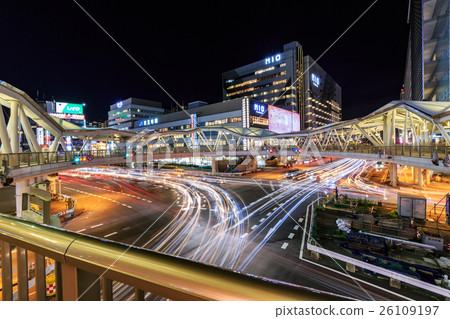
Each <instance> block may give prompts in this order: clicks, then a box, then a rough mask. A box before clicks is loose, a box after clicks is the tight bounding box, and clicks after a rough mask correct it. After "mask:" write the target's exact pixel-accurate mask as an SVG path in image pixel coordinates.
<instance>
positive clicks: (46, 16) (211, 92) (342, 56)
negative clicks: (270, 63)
mask: <svg viewBox="0 0 450 319" xmlns="http://www.w3.org/2000/svg"><path fill="white" fill-rule="evenodd" d="M79 3H80V5H82V6H83V7H84V8H85V9H86V10H87V12H89V13H90V14H91V15H92V16H93V17H94V18H95V19H96V20H97V21H98V22H99V24H101V25H102V26H103V27H104V28H105V30H107V31H108V32H109V33H110V34H111V36H112V37H114V38H115V39H116V40H117V42H118V43H120V45H122V46H123V47H124V48H125V50H127V51H128V52H129V53H130V54H131V55H132V56H133V57H134V58H135V59H136V60H137V61H138V62H139V63H140V64H141V65H142V66H143V68H145V70H147V71H148V72H149V74H151V75H152V77H154V78H155V79H156V81H158V82H159V83H160V84H161V86H162V87H163V88H164V89H165V90H167V91H168V92H169V94H171V95H172V96H173V97H174V99H175V100H176V101H177V102H178V103H180V104H184V105H187V103H189V102H192V101H196V100H204V101H207V102H208V103H215V102H219V101H221V100H222V96H221V74H222V72H225V71H227V70H230V69H232V68H236V67H239V66H241V65H244V64H246V63H250V62H253V61H256V60H260V59H264V58H265V57H266V56H268V55H270V54H274V53H277V52H280V51H281V50H282V46H283V44H284V43H287V42H290V41H299V42H300V44H301V45H302V46H303V48H304V51H305V54H308V55H311V56H312V57H313V58H314V59H317V58H318V57H319V56H320V55H321V54H322V53H323V52H324V51H325V50H326V49H327V48H328V47H329V46H330V45H331V44H332V43H333V42H334V41H335V40H336V39H337V38H338V37H339V35H340V34H342V33H343V32H344V31H345V29H346V28H348V27H349V26H350V24H351V23H352V22H354V20H355V19H356V18H358V16H359V15H361V14H362V13H363V12H364V10H365V9H367V7H368V6H369V5H371V4H372V3H373V2H372V1H364V2H361V3H358V4H352V6H351V7H346V8H341V7H340V6H339V5H337V4H334V3H333V2H329V1H319V3H318V4H310V3H307V4H305V3H303V4H302V6H299V5H298V4H296V3H291V4H286V5H284V6H283V5H279V4H273V3H270V2H264V3H261V2H259V3H258V4H259V5H256V3H252V4H246V5H245V6H244V5H240V6H239V7H238V9H239V12H240V13H239V15H237V14H235V10H236V8H237V7H236V6H237V3H230V2H227V4H228V5H218V7H217V8H215V9H214V10H213V11H212V12H211V14H209V15H204V14H202V13H201V11H202V10H201V9H202V8H203V9H204V7H202V6H200V5H195V4H194V5H192V4H190V5H189V6H188V5H181V6H180V7H178V8H177V10H174V11H169V8H168V7H164V6H163V7H161V8H158V9H155V8H150V6H148V7H145V6H144V5H141V4H139V6H133V5H131V4H129V5H127V4H120V5H119V3H118V2H112V3H110V5H109V6H108V7H104V6H100V5H92V4H87V3H83V2H79ZM2 6H4V7H8V6H9V8H5V9H9V10H10V12H12V14H11V15H10V18H9V17H5V19H3V20H2V21H1V22H0V24H2V27H3V28H7V29H8V30H11V32H10V33H9V34H7V37H9V38H8V43H13V44H14V47H15V48H16V49H15V50H4V51H5V52H4V53H5V55H4V56H5V58H4V59H3V62H2V64H1V68H2V70H3V75H2V80H5V81H7V82H9V83H11V84H13V85H15V86H17V87H21V88H23V89H25V90H26V91H27V92H30V93H31V92H32V94H34V95H35V92H36V91H37V90H39V92H40V97H41V98H42V96H43V93H45V95H46V99H51V97H52V96H53V97H54V98H55V100H58V101H65V102H80V103H81V102H84V103H86V115H87V118H88V119H89V120H97V119H106V116H107V111H108V107H109V105H111V104H113V103H115V102H117V101H120V100H122V99H126V98H128V97H138V98H144V99H150V100H156V101H161V102H162V103H163V106H164V107H165V108H170V107H171V105H172V107H173V108H174V109H175V107H176V105H175V102H173V101H172V100H171V99H170V98H169V97H168V96H167V95H166V94H165V93H164V92H163V91H162V90H161V89H160V88H159V87H158V86H157V85H156V84H155V83H154V82H153V81H152V80H151V79H150V78H149V77H148V76H147V75H146V74H145V73H144V72H143V71H142V70H140V69H139V67H138V66H137V65H135V64H134V63H133V61H132V60H131V59H130V58H129V57H128V56H126V54H125V53H124V52H122V51H121V49H120V48H119V47H118V46H117V45H116V44H115V43H114V42H113V41H112V40H111V39H110V38H108V36H107V35H106V34H105V33H104V32H103V31H102V30H101V29H100V28H99V27H98V26H97V25H95V23H94V22H93V21H92V20H91V19H90V18H89V17H88V16H87V15H86V14H85V13H84V12H83V11H82V10H81V9H80V8H79V7H78V6H77V5H76V4H75V3H71V2H68V3H64V4H62V3H59V4H57V5H56V6H55V5H54V4H50V3H44V4H34V3H31V2H30V3H27V4H26V5H25V4H2ZM183 6H187V7H183ZM407 6H408V3H407V1H401V2H398V3H395V4H391V3H387V1H378V2H377V3H375V5H374V6H373V7H372V8H371V9H370V10H369V11H368V12H367V13H366V14H365V15H364V16H363V17H362V18H361V20H360V21H358V22H357V23H356V24H355V25H354V26H353V27H352V28H351V29H350V30H349V31H348V32H347V33H346V34H345V35H344V36H343V37H342V39H340V40H339V41H337V42H336V44H335V45H334V46H333V47H332V48H331V49H330V50H329V51H328V52H327V53H326V54H325V55H324V56H323V57H322V58H321V59H320V61H318V63H319V64H320V65H322V66H323V67H324V68H325V69H326V70H328V72H329V73H330V75H331V76H332V77H333V78H334V79H335V80H336V82H337V83H338V84H339V85H341V87H342V91H343V118H344V119H348V118H353V117H355V115H356V116H363V115H365V114H367V113H368V112H369V111H372V110H374V109H376V108H378V107H380V106H381V105H384V104H385V103H387V102H389V101H391V100H395V99H398V98H399V95H400V89H401V85H402V84H403V73H404V65H405V60H406V47H407V34H408V28H409V27H408V25H407V23H406V18H407V17H406V16H407ZM388 9H389V10H388ZM36 12H39V14H36ZM295 12H298V14H297V13H295ZM302 12H308V14H303V13H302ZM19 13H20V14H21V15H22V16H23V18H24V19H23V21H20V19H15V15H16V14H19ZM13 17H14V18H13ZM381 20H382V21H383V23H382V24H381V23H380V21H381ZM19 21H20V22H19ZM267 21H273V22H270V23H268V22H267ZM211 30H213V31H215V32H216V33H214V35H213V36H211V35H209V31H211ZM390 30H394V32H392V31H390ZM377 35H378V37H377ZM17 39H20V40H17ZM394 40H395V42H394ZM383 44H384V45H383ZM356 45H357V47H355V49H354V50H348V49H349V46H356ZM18 52H19V53H18ZM17 55H19V56H20V57H21V59H16V60H15V61H18V62H17V63H10V62H9V61H11V60H12V59H13V58H14V57H17ZM18 70H21V72H18ZM362 71H365V72H362ZM23 74H27V76H26V77H23ZM32 97H33V98H34V97H35V96H32ZM361 104H363V105H361Z"/></svg>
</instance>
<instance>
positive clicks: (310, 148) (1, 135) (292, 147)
mask: <svg viewBox="0 0 450 319" xmlns="http://www.w3.org/2000/svg"><path fill="white" fill-rule="evenodd" d="M0 103H1V105H2V107H1V108H2V112H0V140H1V146H0V164H1V166H2V167H3V168H2V171H3V172H4V173H7V174H4V175H8V176H9V177H11V178H13V182H14V183H19V182H21V181H23V180H25V179H28V178H34V177H38V176H45V175H46V174H50V173H53V172H57V171H61V170H67V169H71V168H73V167H74V166H73V163H74V159H75V158H76V157H79V158H82V159H85V158H88V159H89V160H87V161H86V160H85V161H83V160H81V161H79V162H77V166H79V167H83V166H92V165H108V164H117V163H123V162H147V163H148V162H152V161H154V160H161V159H169V158H183V157H190V158H192V157H194V158H195V157H197V158H199V157H208V158H212V159H216V158H218V157H225V158H226V157H239V156H249V155H250V156H277V157H279V158H281V159H286V158H287V157H299V156H300V157H302V156H314V157H320V156H322V157H329V156H332V157H350V158H359V159H367V160H379V161H386V162H390V163H392V164H400V165H408V166H415V167H418V168H421V169H427V170H437V171H442V172H448V173H450V169H449V167H448V155H449V146H450V137H449V133H448V132H449V130H450V102H426V101H392V102H391V103H388V104H386V105H384V106H382V107H381V108H379V109H378V110H376V111H374V112H372V113H370V114H368V115H367V116H364V117H362V118H356V119H352V120H348V121H342V122H339V123H334V124H329V125H325V126H322V127H319V128H315V129H312V130H308V131H300V132H292V133H288V134H277V133H274V132H271V131H268V130H264V129H258V128H240V127H236V126H204V127H198V128H194V129H185V130H176V131H165V132H153V131H149V130H143V131H141V132H138V133H134V132H128V131H121V130H115V129H109V128H107V129H85V128H81V127H78V126H76V125H74V124H71V123H69V122H67V121H64V120H61V119H58V118H56V117H53V116H51V115H49V114H47V113H46V112H45V111H43V110H42V108H41V107H40V106H39V105H38V104H37V103H36V102H35V101H34V100H32V99H31V98H30V97H29V96H28V95H27V94H26V93H25V92H23V91H22V90H20V89H18V88H16V87H14V86H12V85H10V84H8V83H6V82H4V81H0ZM3 108H6V109H8V111H9V112H8V111H6V110H5V111H6V112H3V111H4V110H3ZM5 113H6V114H9V120H8V121H6V118H5ZM32 124H37V125H39V126H41V127H43V128H44V129H45V130H47V131H48V132H50V134H51V138H52V142H51V144H50V146H49V148H48V150H41V149H40V145H39V144H38V141H37V137H36V134H35V133H34V131H33V129H32ZM21 131H23V136H22V140H23V141H26V142H27V144H28V148H27V149H26V150H24V149H21V147H20V146H19V140H20V134H21V133H20V132H21ZM66 136H71V137H77V138H79V139H82V140H83V146H82V147H81V149H80V150H78V151H77V152H72V151H69V150H68V148H67V145H66V142H65V137H66ZM92 140H98V141H105V142H107V144H108V149H107V150H105V151H91V150H89V149H87V148H86V145H88V142H89V141H92ZM132 155H136V156H132ZM436 164H437V165H436ZM213 169H214V165H213ZM4 177H5V176H4Z"/></svg>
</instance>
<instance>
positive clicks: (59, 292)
mask: <svg viewBox="0 0 450 319" xmlns="http://www.w3.org/2000/svg"><path fill="white" fill-rule="evenodd" d="M61 268H62V267H61V263H60V262H59V261H56V260H55V284H56V300H58V301H62V300H63V286H62V269H61Z"/></svg>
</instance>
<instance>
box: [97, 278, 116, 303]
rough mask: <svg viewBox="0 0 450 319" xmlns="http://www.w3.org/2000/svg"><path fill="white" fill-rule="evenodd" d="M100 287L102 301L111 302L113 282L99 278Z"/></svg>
mask: <svg viewBox="0 0 450 319" xmlns="http://www.w3.org/2000/svg"><path fill="white" fill-rule="evenodd" d="M100 281H101V285H102V301H112V300H113V285H112V283H113V281H112V280H111V279H109V278H106V277H105V276H102V277H101V278H100Z"/></svg>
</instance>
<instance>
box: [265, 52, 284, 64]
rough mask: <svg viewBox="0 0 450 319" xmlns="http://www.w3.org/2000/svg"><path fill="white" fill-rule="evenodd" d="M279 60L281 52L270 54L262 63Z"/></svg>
mask: <svg viewBox="0 0 450 319" xmlns="http://www.w3.org/2000/svg"><path fill="white" fill-rule="evenodd" d="M279 61H281V54H276V55H272V56H270V57H268V58H266V59H265V60H264V64H270V63H274V62H279Z"/></svg>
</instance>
